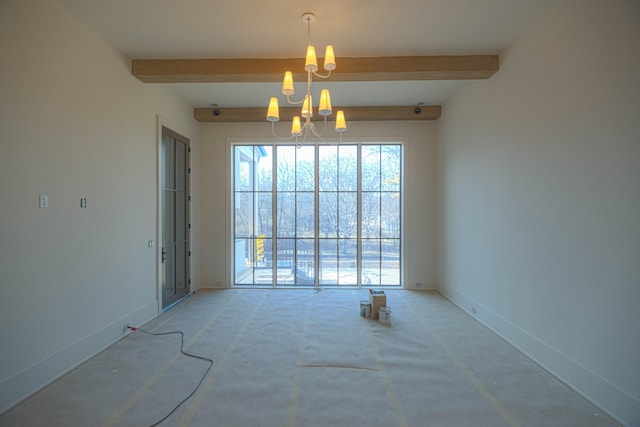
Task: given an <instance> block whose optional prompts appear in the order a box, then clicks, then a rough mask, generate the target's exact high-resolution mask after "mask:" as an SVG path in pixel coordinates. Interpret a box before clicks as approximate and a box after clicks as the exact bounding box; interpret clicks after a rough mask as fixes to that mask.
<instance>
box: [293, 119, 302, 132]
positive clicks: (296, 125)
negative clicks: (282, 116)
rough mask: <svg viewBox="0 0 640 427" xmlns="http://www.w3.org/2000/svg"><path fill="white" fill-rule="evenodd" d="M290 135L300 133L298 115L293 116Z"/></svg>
mask: <svg viewBox="0 0 640 427" xmlns="http://www.w3.org/2000/svg"><path fill="white" fill-rule="evenodd" d="M291 135H293V136H300V135H302V128H301V127H300V116H293V121H292V122H291Z"/></svg>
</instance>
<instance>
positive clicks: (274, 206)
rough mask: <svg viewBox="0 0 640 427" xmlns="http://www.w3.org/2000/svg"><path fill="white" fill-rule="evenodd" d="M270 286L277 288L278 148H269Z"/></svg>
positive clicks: (275, 146) (274, 145)
mask: <svg viewBox="0 0 640 427" xmlns="http://www.w3.org/2000/svg"><path fill="white" fill-rule="evenodd" d="M271 147H272V148H271V152H272V153H273V154H272V155H271V286H272V287H274V288H275V287H276V286H278V192H277V188H278V187H277V185H278V183H277V182H276V181H277V178H278V170H277V169H276V168H277V167H278V162H277V161H276V160H277V157H278V152H277V150H278V146H277V145H276V144H273V145H272V146H271Z"/></svg>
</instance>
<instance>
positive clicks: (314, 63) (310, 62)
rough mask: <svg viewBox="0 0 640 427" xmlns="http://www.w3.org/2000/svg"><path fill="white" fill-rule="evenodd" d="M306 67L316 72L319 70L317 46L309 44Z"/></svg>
mask: <svg viewBox="0 0 640 427" xmlns="http://www.w3.org/2000/svg"><path fill="white" fill-rule="evenodd" d="M304 69H305V70H307V71H309V72H311V73H315V72H316V71H318V59H317V58H316V48H315V47H313V46H311V45H309V46H307V59H306V61H304Z"/></svg>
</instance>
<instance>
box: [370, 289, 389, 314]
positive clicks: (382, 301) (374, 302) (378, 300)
mask: <svg viewBox="0 0 640 427" xmlns="http://www.w3.org/2000/svg"><path fill="white" fill-rule="evenodd" d="M369 301H370V302H371V318H373V319H377V318H378V316H379V314H380V313H379V312H378V310H379V309H380V307H383V306H386V305H387V296H386V295H385V294H384V291H374V290H373V289H369Z"/></svg>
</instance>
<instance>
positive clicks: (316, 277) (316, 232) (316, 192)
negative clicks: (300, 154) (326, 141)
mask: <svg viewBox="0 0 640 427" xmlns="http://www.w3.org/2000/svg"><path fill="white" fill-rule="evenodd" d="M314 157H315V159H314V167H313V175H314V178H313V179H314V184H313V201H314V203H313V205H314V209H313V211H314V220H313V249H314V250H313V252H314V255H313V266H314V267H313V286H314V287H316V288H317V287H318V286H320V274H319V273H320V145H319V144H316V146H315V154H314Z"/></svg>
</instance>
